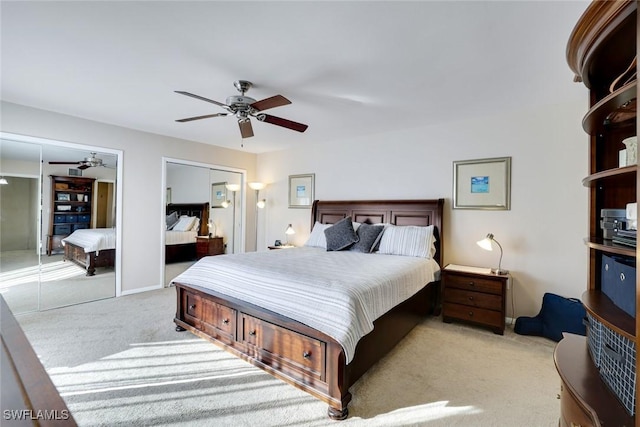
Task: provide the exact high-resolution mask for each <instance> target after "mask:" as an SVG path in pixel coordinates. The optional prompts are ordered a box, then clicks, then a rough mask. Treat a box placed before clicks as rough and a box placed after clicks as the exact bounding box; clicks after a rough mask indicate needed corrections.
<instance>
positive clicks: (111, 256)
mask: <svg viewBox="0 0 640 427" xmlns="http://www.w3.org/2000/svg"><path fill="white" fill-rule="evenodd" d="M63 259H64V260H65V261H71V262H73V263H74V264H77V265H79V266H80V267H82V268H84V269H85V270H86V271H87V276H93V275H95V274H96V268H97V267H113V265H114V264H115V259H116V250H115V249H102V250H101V251H100V252H98V253H96V252H95V251H93V252H85V251H84V248H83V247H81V246H77V245H74V244H73V243H69V242H65V243H64V258H63Z"/></svg>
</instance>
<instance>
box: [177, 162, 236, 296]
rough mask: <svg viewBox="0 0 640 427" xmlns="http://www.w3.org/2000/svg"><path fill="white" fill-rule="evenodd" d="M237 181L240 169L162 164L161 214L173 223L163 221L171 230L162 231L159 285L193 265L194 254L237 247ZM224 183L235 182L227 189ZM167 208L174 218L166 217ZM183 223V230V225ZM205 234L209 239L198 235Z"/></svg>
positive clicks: (185, 163) (199, 255) (187, 164)
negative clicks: (163, 195)
mask: <svg viewBox="0 0 640 427" xmlns="http://www.w3.org/2000/svg"><path fill="white" fill-rule="evenodd" d="M243 181H244V177H243V174H242V173H241V172H238V171H233V170H225V169H224V168H221V167H217V166H213V165H200V164H193V163H190V162H181V161H179V160H171V161H167V162H166V163H165V182H166V186H167V190H166V204H165V212H164V214H165V215H166V218H167V220H168V221H169V222H170V223H171V224H175V225H174V226H173V227H171V226H169V225H168V228H171V229H170V230H167V231H165V236H164V242H165V248H164V252H165V258H164V259H165V266H164V268H165V272H164V282H165V286H169V284H170V283H171V280H172V279H173V278H174V277H176V276H177V275H179V274H180V273H182V272H183V271H185V270H186V269H187V268H189V267H190V266H191V265H193V264H194V263H195V262H196V261H197V260H198V257H201V256H204V255H215V254H218V253H234V252H241V251H242V250H243V245H242V236H243V233H242V229H243V227H242V212H243V205H242V201H243V200H244V197H243V196H242V195H243V191H244V190H243V189H242V183H243ZM224 184H232V186H231V188H234V187H233V184H235V185H237V186H238V187H239V189H238V191H235V192H233V191H230V190H228V189H227V186H226V185H224ZM223 202H224V203H223ZM172 213H175V215H174V217H173V218H169V216H170V215H171V214H172ZM185 217H186V219H185ZM180 218H182V219H183V222H182V223H180V226H178V228H177V229H176V228H175V227H176V225H177V224H178V223H176V222H175V221H176V219H178V220H180ZM188 218H198V220H199V222H197V223H190V221H189V219H188ZM189 224H191V228H189V227H188V225H189ZM185 227H186V228H189V229H188V230H185ZM209 235H211V237H212V239H211V240H209V239H206V238H204V236H209ZM198 236H200V239H198ZM198 240H200V242H199V243H198ZM197 248H199V249H200V253H198V249H197Z"/></svg>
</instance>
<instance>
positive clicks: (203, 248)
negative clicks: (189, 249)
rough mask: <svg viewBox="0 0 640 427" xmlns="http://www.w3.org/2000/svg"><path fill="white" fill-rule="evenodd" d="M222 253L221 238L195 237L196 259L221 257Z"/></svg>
mask: <svg viewBox="0 0 640 427" xmlns="http://www.w3.org/2000/svg"><path fill="white" fill-rule="evenodd" d="M223 253H224V244H223V243H222V237H207V236H198V237H196V257H197V258H198V259H200V258H202V257H205V256H212V255H222V254H223Z"/></svg>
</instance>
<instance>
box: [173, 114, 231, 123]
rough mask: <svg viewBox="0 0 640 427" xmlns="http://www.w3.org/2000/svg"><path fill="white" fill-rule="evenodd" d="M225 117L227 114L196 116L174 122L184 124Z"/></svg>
mask: <svg viewBox="0 0 640 427" xmlns="http://www.w3.org/2000/svg"><path fill="white" fill-rule="evenodd" d="M226 115H227V113H216V114H207V115H206V116H197V117H189V118H187V119H179V120H176V122H180V123H184V122H190V121H192V120H200V119H208V118H210V117H220V116H226Z"/></svg>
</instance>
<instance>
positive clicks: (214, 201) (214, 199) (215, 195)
mask: <svg viewBox="0 0 640 427" xmlns="http://www.w3.org/2000/svg"><path fill="white" fill-rule="evenodd" d="M226 200H227V183H226V182H216V183H213V184H211V207H212V208H222V207H224V206H222V203H223V202H225V201H226Z"/></svg>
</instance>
